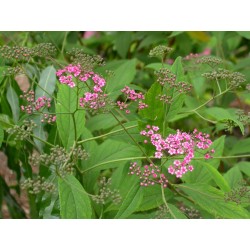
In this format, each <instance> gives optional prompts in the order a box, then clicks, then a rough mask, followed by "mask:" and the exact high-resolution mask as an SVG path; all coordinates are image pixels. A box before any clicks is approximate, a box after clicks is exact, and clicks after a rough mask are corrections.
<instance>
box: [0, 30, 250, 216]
mask: <svg viewBox="0 0 250 250" xmlns="http://www.w3.org/2000/svg"><path fill="white" fill-rule="evenodd" d="M249 47H250V32H179V31H178V32H1V33H0V91H1V95H0V111H1V112H0V146H1V156H2V158H3V159H4V158H6V159H7V164H6V166H4V164H3V159H2V160H1V159H0V161H2V163H1V167H0V168H1V169H0V174H1V175H0V207H1V208H2V209H1V211H0V216H1V217H2V218H6V217H11V218H104V219H105V218H145V219H149V218H178V219H186V218H250V188H249V181H250V179H249V177H250V162H249V161H248V159H249V158H250V139H249V134H250V131H249V123H250V109H249V107H250V106H249V104H250V93H249V91H250V85H249V79H250V73H249V65H250V57H249ZM6 208H7V210H6Z"/></svg>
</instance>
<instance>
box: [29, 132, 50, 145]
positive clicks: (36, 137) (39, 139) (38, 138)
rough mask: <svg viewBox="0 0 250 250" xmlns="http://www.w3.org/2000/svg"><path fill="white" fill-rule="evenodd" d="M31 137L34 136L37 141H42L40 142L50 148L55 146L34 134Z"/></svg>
mask: <svg viewBox="0 0 250 250" xmlns="http://www.w3.org/2000/svg"><path fill="white" fill-rule="evenodd" d="M30 136H32V137H33V138H35V139H37V140H38V141H40V142H43V143H45V144H47V145H48V146H50V147H54V145H53V144H51V143H49V142H47V141H44V140H43V139H41V138H40V137H38V136H36V135H34V134H31V135H30Z"/></svg>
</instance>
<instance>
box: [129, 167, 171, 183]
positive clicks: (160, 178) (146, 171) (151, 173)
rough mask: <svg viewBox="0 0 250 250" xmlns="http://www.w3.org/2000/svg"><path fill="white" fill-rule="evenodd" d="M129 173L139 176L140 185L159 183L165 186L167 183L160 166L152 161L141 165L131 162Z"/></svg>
mask: <svg viewBox="0 0 250 250" xmlns="http://www.w3.org/2000/svg"><path fill="white" fill-rule="evenodd" d="M129 174H130V175H134V174H135V175H137V176H138V177H140V185H141V186H143V187H148V186H150V185H151V186H153V185H155V184H161V185H162V186H163V187H164V188H166V187H167V184H168V180H167V178H166V176H165V175H164V174H163V173H161V170H160V168H159V167H158V166H156V165H154V164H152V163H151V164H149V165H145V166H143V167H141V166H139V165H138V163H137V162H131V163H130V167H129Z"/></svg>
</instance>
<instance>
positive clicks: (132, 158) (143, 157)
mask: <svg viewBox="0 0 250 250" xmlns="http://www.w3.org/2000/svg"><path fill="white" fill-rule="evenodd" d="M148 158H152V159H154V158H155V157H153V156H150V157H148V156H147V157H145V156H137V157H128V158H121V159H116V160H111V161H104V162H101V163H98V164H95V165H94V166H92V167H90V168H88V169H85V170H83V171H82V172H81V173H82V174H85V173H86V172H88V171H90V170H93V169H95V168H98V167H99V166H102V165H106V164H109V163H114V162H120V161H129V160H140V159H148Z"/></svg>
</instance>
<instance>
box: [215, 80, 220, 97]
mask: <svg viewBox="0 0 250 250" xmlns="http://www.w3.org/2000/svg"><path fill="white" fill-rule="evenodd" d="M215 79H216V83H217V86H218V89H219V93H220V94H221V88H220V84H219V81H218V78H217V77H216V78H215Z"/></svg>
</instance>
